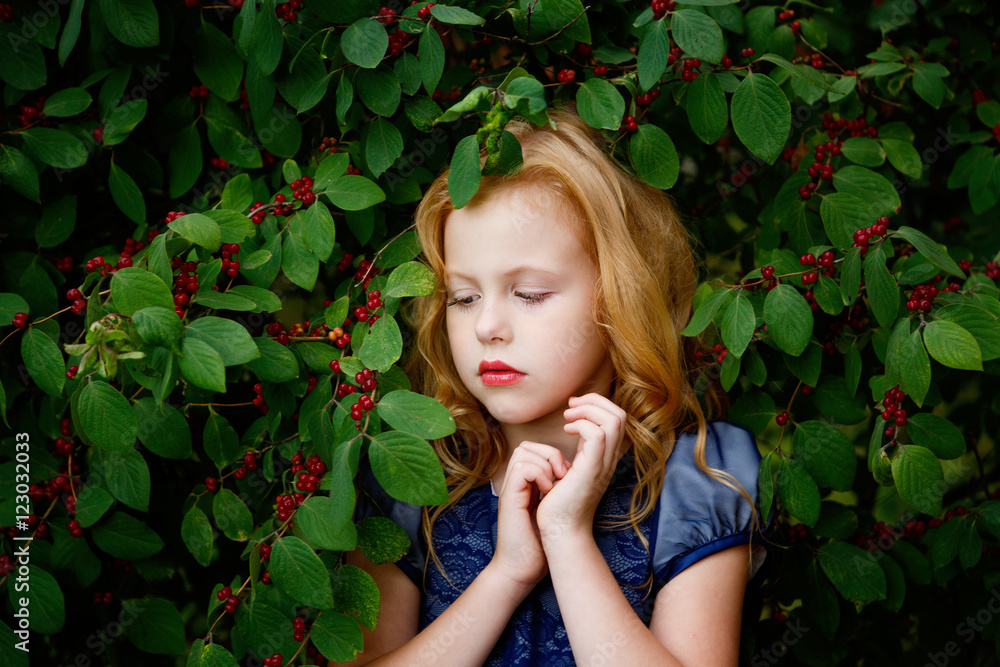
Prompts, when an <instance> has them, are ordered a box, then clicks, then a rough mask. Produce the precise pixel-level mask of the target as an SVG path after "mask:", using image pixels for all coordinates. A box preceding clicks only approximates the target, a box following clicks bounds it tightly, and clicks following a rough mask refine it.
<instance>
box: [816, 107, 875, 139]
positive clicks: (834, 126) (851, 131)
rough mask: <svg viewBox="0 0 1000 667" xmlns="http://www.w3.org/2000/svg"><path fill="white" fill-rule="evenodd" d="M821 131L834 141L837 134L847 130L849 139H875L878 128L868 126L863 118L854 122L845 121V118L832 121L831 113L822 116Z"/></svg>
mask: <svg viewBox="0 0 1000 667" xmlns="http://www.w3.org/2000/svg"><path fill="white" fill-rule="evenodd" d="M823 129H824V130H826V133H827V135H828V136H829V137H830V138H831V139H834V138H836V137H837V135H838V134H840V133H841V132H843V131H844V130H847V133H848V135H849V136H851V137H872V138H874V137H877V136H878V128H876V127H875V126H874V125H868V121H867V120H865V119H864V118H857V119H855V120H847V119H846V118H837V119H834V117H833V114H832V113H825V114H823Z"/></svg>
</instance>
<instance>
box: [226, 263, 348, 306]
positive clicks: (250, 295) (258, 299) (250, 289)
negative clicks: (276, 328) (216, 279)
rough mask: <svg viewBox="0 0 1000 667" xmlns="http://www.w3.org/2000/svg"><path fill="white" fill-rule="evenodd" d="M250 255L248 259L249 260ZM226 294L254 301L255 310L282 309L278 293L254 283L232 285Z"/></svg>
mask: <svg viewBox="0 0 1000 667" xmlns="http://www.w3.org/2000/svg"><path fill="white" fill-rule="evenodd" d="M257 252H264V253H267V254H268V255H270V253H268V252H267V251H266V250H258V251H257ZM256 254H257V253H253V254H252V255H250V257H253V255H256ZM250 257H248V258H247V259H248V260H249V259H250ZM265 261H266V259H265ZM226 294H230V295H234V296H238V297H240V298H243V299H248V300H250V301H253V302H254V304H256V306H257V308H256V311H255V312H258V311H264V312H268V313H276V312H278V311H279V310H281V299H280V298H278V295H277V294H275V293H274V292H272V291H271V290H269V289H264V288H263V287H254V286H253V285H236V286H235V287H230V288H229V290H228V291H227V292H226ZM345 317H346V316H345Z"/></svg>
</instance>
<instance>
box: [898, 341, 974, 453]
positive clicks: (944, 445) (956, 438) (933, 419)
mask: <svg viewBox="0 0 1000 667" xmlns="http://www.w3.org/2000/svg"><path fill="white" fill-rule="evenodd" d="M913 335H914V336H916V335H918V334H917V333H916V332H914V334H913ZM906 432H907V433H909V434H910V438H911V439H912V440H913V444H915V445H920V446H921V447H926V448H927V449H929V450H930V451H932V452H934V455H935V456H936V457H938V458H939V459H945V460H948V459H955V458H958V457H959V456H961V455H962V454H964V453H965V438H963V437H962V432H961V431H960V430H959V429H958V426H956V425H955V424H953V423H951V422H950V421H948V420H947V419H945V418H944V417H938V416H937V415H935V414H932V413H930V412H918V413H917V414H915V415H910V416H909V417H907V418H906Z"/></svg>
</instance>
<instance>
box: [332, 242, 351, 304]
mask: <svg viewBox="0 0 1000 667" xmlns="http://www.w3.org/2000/svg"><path fill="white" fill-rule="evenodd" d="M352 261H354V255H352V254H351V253H349V252H345V253H344V256H343V257H342V258H341V260H340V261H339V262H337V270H338V271H340V272H341V273H343V272H344V271H346V270H347V269H349V268H351V262H352ZM325 305H327V306H329V305H330V304H329V303H327V304H325Z"/></svg>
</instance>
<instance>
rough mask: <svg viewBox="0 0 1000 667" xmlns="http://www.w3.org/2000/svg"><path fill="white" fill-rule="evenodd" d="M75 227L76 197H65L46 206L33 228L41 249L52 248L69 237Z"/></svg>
mask: <svg viewBox="0 0 1000 667" xmlns="http://www.w3.org/2000/svg"><path fill="white" fill-rule="evenodd" d="M75 226H76V195H67V196H66V197H63V198H62V199H57V200H56V201H54V202H51V203H49V204H48V205H46V207H45V210H44V211H42V219H41V220H39V221H38V226H37V227H36V228H35V240H36V241H37V242H38V245H39V247H41V248H52V247H55V246H57V245H59V244H60V243H62V242H63V241H65V240H66V239H68V238H69V237H70V235H71V234H72V233H73V228H74V227H75Z"/></svg>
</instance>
